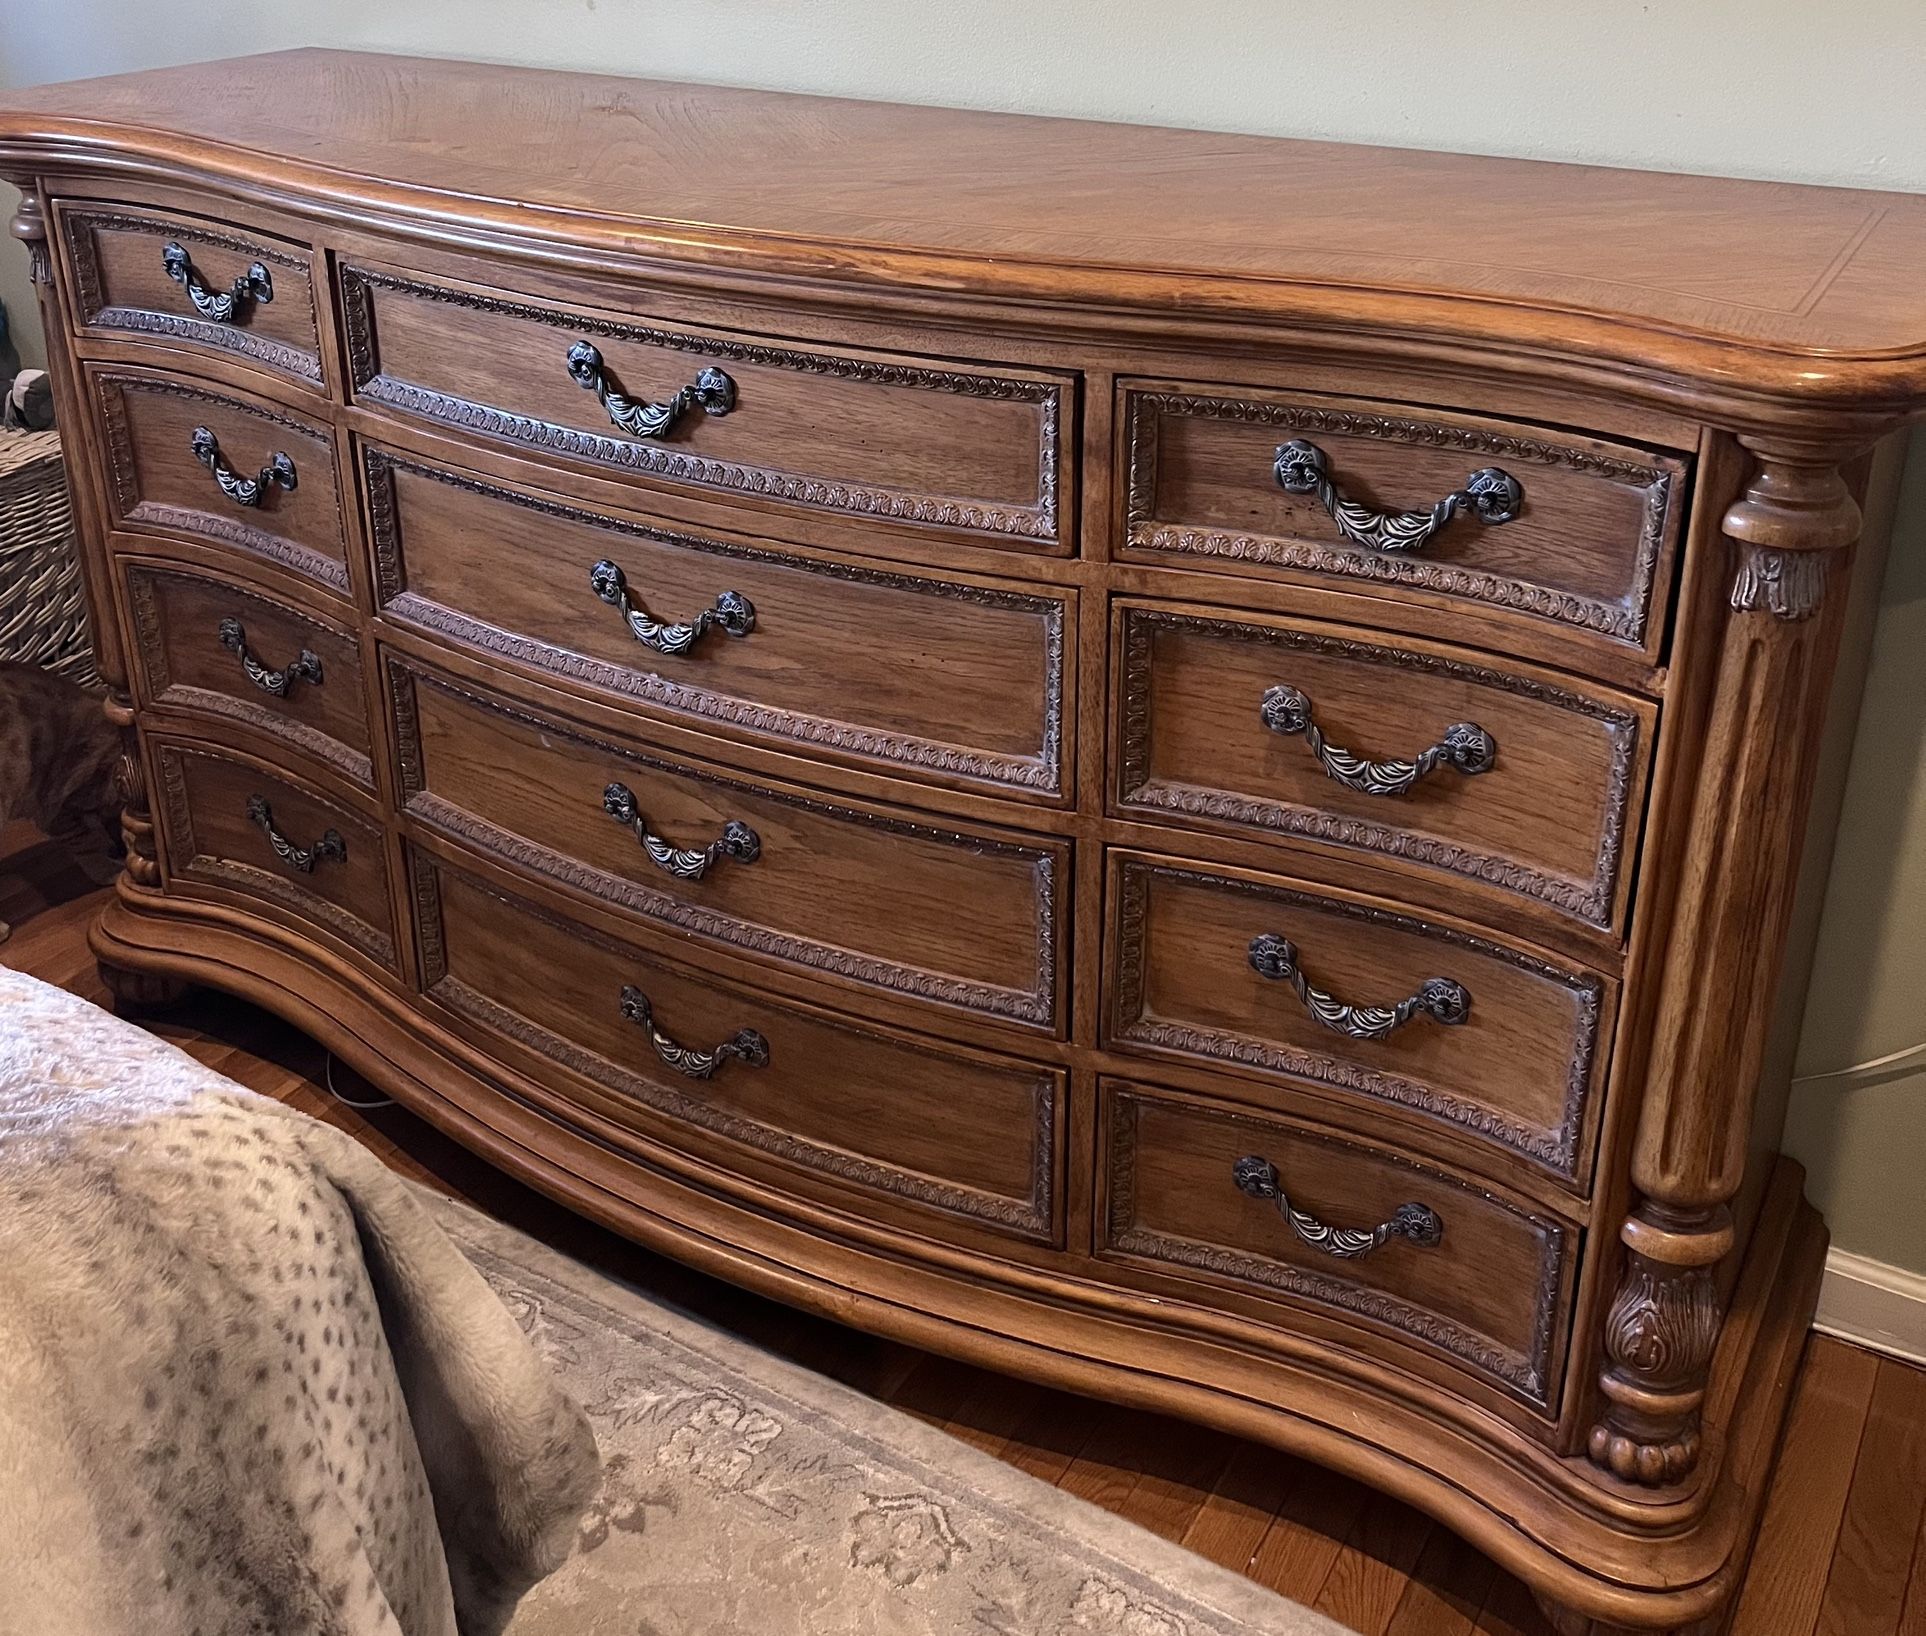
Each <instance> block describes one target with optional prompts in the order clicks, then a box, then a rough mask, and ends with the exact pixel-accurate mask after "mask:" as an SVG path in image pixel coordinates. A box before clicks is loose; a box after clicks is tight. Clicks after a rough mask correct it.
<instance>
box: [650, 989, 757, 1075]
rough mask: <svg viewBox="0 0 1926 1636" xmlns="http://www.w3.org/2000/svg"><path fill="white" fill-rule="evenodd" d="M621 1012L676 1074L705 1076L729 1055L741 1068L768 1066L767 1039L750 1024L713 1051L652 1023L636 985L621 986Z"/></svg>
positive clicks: (652, 1008) (653, 1017)
mask: <svg viewBox="0 0 1926 1636" xmlns="http://www.w3.org/2000/svg"><path fill="white" fill-rule="evenodd" d="M622 1015H623V1016H625V1017H627V1018H628V1020H629V1021H630V1022H632V1023H635V1024H636V1025H637V1026H639V1027H642V1028H646V1029H647V1030H648V1032H649V1043H650V1044H651V1045H653V1046H654V1047H655V1054H656V1055H657V1056H658V1057H660V1058H661V1059H662V1060H663V1062H664V1063H665V1064H667V1065H668V1066H669V1067H671V1068H673V1069H674V1070H675V1071H676V1072H677V1073H678V1074H682V1075H684V1076H686V1077H687V1078H689V1079H707V1078H708V1077H709V1076H710V1075H711V1074H713V1073H714V1072H715V1071H716V1070H717V1069H718V1068H720V1067H721V1066H722V1065H723V1063H725V1062H727V1061H728V1060H729V1059H730V1058H731V1057H734V1058H735V1059H736V1060H737V1061H738V1062H740V1063H741V1064H742V1065H743V1067H745V1068H766V1067H768V1066H769V1042H768V1041H767V1040H766V1039H764V1038H763V1037H762V1036H761V1035H760V1034H758V1033H757V1032H756V1031H755V1030H754V1029H753V1028H740V1029H738V1030H736V1032H735V1034H734V1035H733V1036H732V1037H730V1038H729V1039H726V1040H724V1041H723V1042H722V1043H721V1044H720V1045H718V1046H717V1047H716V1048H715V1049H714V1050H713V1051H692V1050H690V1049H689V1047H688V1046H686V1045H677V1044H676V1042H675V1041H674V1040H672V1039H670V1038H669V1036H668V1035H667V1034H665V1033H663V1032H662V1030H661V1029H659V1028H657V1027H656V1026H655V1008H654V1007H653V1006H651V1005H650V1003H649V997H648V995H646V994H644V993H643V992H642V991H641V990H640V989H639V988H629V987H624V988H623V990H622Z"/></svg>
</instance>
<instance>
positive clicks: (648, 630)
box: [589, 562, 756, 655]
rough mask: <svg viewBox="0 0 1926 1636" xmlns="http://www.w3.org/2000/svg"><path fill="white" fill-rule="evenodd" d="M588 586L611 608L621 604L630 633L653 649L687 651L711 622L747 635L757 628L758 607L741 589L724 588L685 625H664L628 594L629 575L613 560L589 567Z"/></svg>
mask: <svg viewBox="0 0 1926 1636" xmlns="http://www.w3.org/2000/svg"><path fill="white" fill-rule="evenodd" d="M589 589H590V590H592V591H593V592H594V593H595V594H596V595H597V596H599V597H600V598H601V599H602V600H603V601H604V602H606V603H607V604H608V605H609V606H610V607H611V608H620V609H621V610H622V618H623V619H624V620H625V621H626V622H627V624H628V627H629V634H630V635H631V636H633V637H634V638H635V639H636V641H638V642H640V643H641V644H642V645H643V647H645V648H647V649H649V650H650V651H651V652H652V653H666V654H672V655H673V654H682V653H687V652H688V651H689V649H691V648H692V647H694V646H695V645H696V643H697V642H698V641H700V640H701V638H702V635H703V633H704V632H706V631H707V630H708V629H709V627H710V626H712V625H713V626H715V627H717V628H718V629H720V630H722V631H724V632H726V633H727V634H728V635H730V636H747V635H748V634H749V633H750V632H751V631H752V630H754V629H755V628H756V608H755V604H754V603H752V602H751V601H750V600H749V599H748V598H747V597H746V596H744V595H743V594H742V593H741V592H740V591H724V592H723V593H722V595H721V596H719V597H717V598H716V604H715V606H714V607H713V608H705V609H703V610H702V612H701V613H699V614H697V615H696V616H695V618H694V619H692V620H691V621H690V622H689V623H688V624H686V625H664V624H662V623H661V622H660V621H658V620H654V619H651V618H650V617H649V610H648V609H647V608H644V607H642V606H641V605H640V604H638V603H637V602H636V601H635V599H634V598H633V597H631V596H630V595H629V581H628V576H627V575H626V574H624V573H623V572H622V570H621V569H620V568H618V567H616V566H615V564H614V563H612V562H598V563H597V564H596V565H595V566H594V567H593V568H591V569H590V570H589Z"/></svg>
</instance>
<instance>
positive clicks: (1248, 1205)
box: [1098, 1081, 1579, 1410]
mask: <svg viewBox="0 0 1926 1636" xmlns="http://www.w3.org/2000/svg"><path fill="white" fill-rule="evenodd" d="M1100 1100H1101V1105H1102V1115H1101V1117H1102V1136H1101V1144H1102V1146H1101V1160H1100V1165H1099V1172H1100V1174H1099V1184H1100V1187H1101V1189H1102V1195H1103V1204H1102V1208H1101V1211H1100V1214H1099V1218H1098V1219H1099V1227H1098V1232H1099V1248H1098V1253H1099V1255H1100V1256H1101V1257H1102V1258H1103V1259H1105V1260H1108V1261H1111V1262H1121V1263H1124V1264H1126V1265H1129V1266H1134V1267H1139V1268H1143V1269H1147V1270H1152V1271H1164V1272H1169V1273H1172V1274H1175V1275H1177V1276H1181V1277H1185V1278H1188V1279H1190V1280H1193V1281H1194V1282H1195V1283H1197V1284H1199V1285H1209V1286H1212V1287H1215V1288H1217V1289H1220V1290H1222V1291H1225V1292H1226V1293H1227V1294H1228V1295H1229V1296H1231V1297H1233V1298H1234V1299H1235V1300H1236V1301H1238V1302H1239V1303H1240V1305H1239V1307H1238V1310H1240V1311H1248V1310H1252V1305H1251V1301H1250V1298H1251V1297H1256V1298H1257V1301H1258V1305H1257V1306H1256V1310H1257V1311H1260V1312H1261V1310H1262V1305H1261V1303H1262V1302H1265V1301H1270V1300H1275V1301H1277V1302H1278V1303H1279V1305H1280V1306H1281V1305H1282V1303H1283V1302H1286V1301H1289V1302H1302V1303H1312V1304H1315V1305H1318V1306H1322V1307H1324V1308H1328V1309H1335V1310H1336V1311H1337V1312H1339V1313H1342V1314H1344V1315H1345V1316H1347V1317H1350V1318H1354V1319H1358V1320H1362V1321H1363V1322H1365V1323H1366V1324H1368V1325H1370V1326H1372V1328H1373V1329H1375V1330H1376V1331H1377V1332H1378V1333H1380V1334H1388V1335H1389V1336H1390V1338H1392V1339H1394V1340H1396V1341H1400V1342H1403V1343H1406V1344H1408V1345H1410V1346H1413V1347H1417V1348H1421V1349H1424V1350H1428V1351H1432V1352H1436V1353H1441V1354H1443V1355H1444V1356H1445V1357H1447V1358H1449V1359H1451V1360H1452V1361H1454V1362H1455V1363H1457V1364H1459V1365H1461V1366H1462V1367H1464V1368H1466V1369H1468V1370H1471V1371H1472V1372H1474V1373H1476V1374H1478V1375H1481V1376H1484V1377H1486V1378H1488V1379H1490V1380H1492V1381H1495V1382H1497V1383H1498V1384H1499V1385H1501V1386H1502V1387H1505V1388H1507V1389H1508V1390H1509V1391H1511V1392H1512V1393H1515V1394H1516V1395H1517V1396H1518V1397H1519V1398H1521V1399H1523V1400H1524V1401H1525V1402H1526V1403H1528V1404H1530V1405H1532V1406H1533V1407H1534V1408H1537V1409H1540V1410H1549V1408H1550V1406H1551V1404H1552V1402H1553V1401H1554V1398H1555V1395H1556V1393H1557V1390H1558V1386H1559V1380H1558V1365H1557V1362H1556V1360H1557V1359H1558V1358H1559V1357H1561V1356H1562V1355H1563V1349H1564V1335H1565V1332H1566V1330H1567V1328H1568V1327H1569V1324H1570V1310H1571V1299H1572V1265H1573V1261H1574V1258H1575V1255H1576V1251H1577V1247H1578V1236H1579V1235H1578V1232H1577V1230H1576V1229H1575V1228H1572V1227H1569V1226H1567V1225H1565V1224H1564V1223H1562V1222H1560V1221H1557V1220H1555V1219H1553V1218H1550V1217H1546V1216H1543V1215H1541V1214H1538V1213H1536V1212H1534V1211H1531V1210H1529V1209H1527V1208H1525V1207H1524V1206H1522V1205H1520V1204H1516V1203H1513V1202H1511V1201H1510V1200H1508V1199H1506V1198H1504V1197H1501V1196H1500V1195H1498V1194H1496V1193H1493V1192H1491V1191H1490V1190H1489V1189H1487V1188H1485V1187H1483V1186H1481V1185H1479V1184H1476V1183H1473V1182H1470V1181H1467V1180H1464V1179H1462V1178H1459V1177H1457V1176H1453V1175H1450V1174H1448V1173H1446V1172H1444V1171H1442V1170H1437V1169H1434V1168H1432V1167H1430V1166H1428V1165H1421V1164H1418V1163H1416V1162H1414V1161H1412V1160H1410V1159H1407V1158H1405V1157H1403V1156H1402V1155H1400V1154H1397V1153H1394V1152H1392V1151H1390V1150H1389V1149H1386V1148H1381V1147H1378V1146H1375V1145H1373V1144H1370V1143H1366V1142H1360V1141H1354V1140H1350V1139H1348V1138H1339V1137H1337V1136H1333V1135H1330V1134H1327V1133H1324V1132H1321V1131H1319V1130H1317V1129H1316V1128H1314V1127H1311V1126H1308V1125H1305V1124H1301V1123H1299V1122H1297V1121H1294V1120H1288V1119H1281V1118H1271V1117H1262V1118H1260V1117H1257V1116H1255V1115H1252V1114H1247V1113H1238V1112H1234V1111H1231V1110H1229V1109H1226V1108H1222V1107H1219V1106H1216V1105H1215V1104H1211V1103H1206V1102H1201V1101H1198V1100H1194V1099H1190V1098H1184V1097H1179V1096H1176V1095H1172V1094H1167V1093H1164V1092H1161V1091H1156V1090H1151V1089H1147V1088H1144V1087H1141V1086H1137V1085H1132V1084H1127V1083H1123V1082H1114V1081H1104V1082H1102V1084H1101V1087H1100ZM1226 1304H1227V1305H1228V1304H1230V1303H1229V1302H1226ZM1276 1321H1277V1324H1278V1326H1279V1327H1280V1328H1282V1329H1286V1330H1288V1329H1289V1328H1290V1327H1291V1319H1290V1317H1289V1315H1288V1313H1286V1312H1283V1311H1280V1312H1279V1313H1278V1316H1277V1320H1276Z"/></svg>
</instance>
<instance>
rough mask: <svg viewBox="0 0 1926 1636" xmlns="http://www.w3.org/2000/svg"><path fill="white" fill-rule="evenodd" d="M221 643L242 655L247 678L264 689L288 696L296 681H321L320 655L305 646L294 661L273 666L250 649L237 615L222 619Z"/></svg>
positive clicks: (233, 652)
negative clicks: (269, 665) (277, 666)
mask: <svg viewBox="0 0 1926 1636" xmlns="http://www.w3.org/2000/svg"><path fill="white" fill-rule="evenodd" d="M220 638H221V646H222V647H224V648H226V649H227V651H228V652H229V653H232V654H236V655H238V656H239V658H240V661H241V669H242V670H243V671H245V672H246V673H247V679H248V680H249V681H250V682H252V683H253V684H254V685H255V686H256V687H258V688H259V689H260V690H261V691H262V692H263V693H271V694H273V695H274V697H275V698H277V699H284V698H286V697H287V694H288V689H289V688H291V687H292V686H294V684H295V683H296V682H306V683H308V684H309V685H310V686H312V687H319V686H320V685H321V658H320V655H319V654H315V653H310V652H309V651H308V650H307V649H306V648H303V649H302V650H301V653H300V656H299V657H298V658H296V659H295V660H294V661H293V662H292V663H291V664H286V665H283V666H282V667H281V668H280V669H279V670H270V669H268V667H267V666H266V665H264V664H262V663H261V661H260V660H258V659H257V658H255V657H254V655H253V654H252V653H250V652H248V647H247V628H246V627H245V626H244V625H242V623H241V622H240V620H238V619H223V620H222V621H221V628H220Z"/></svg>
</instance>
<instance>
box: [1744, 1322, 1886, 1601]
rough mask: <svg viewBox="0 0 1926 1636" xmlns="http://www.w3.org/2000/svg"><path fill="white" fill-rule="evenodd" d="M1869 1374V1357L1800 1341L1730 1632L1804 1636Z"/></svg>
mask: <svg viewBox="0 0 1926 1636" xmlns="http://www.w3.org/2000/svg"><path fill="white" fill-rule="evenodd" d="M1878 1375H1879V1360H1878V1359H1877V1358H1876V1357H1874V1356H1873V1354H1872V1353H1870V1352H1863V1351H1861V1350H1860V1349H1859V1348H1857V1347H1853V1346H1845V1345H1842V1344H1841V1343H1840V1342H1838V1341H1834V1340H1829V1339H1827V1338H1826V1337H1824V1336H1814V1337H1813V1339H1812V1341H1811V1342H1810V1343H1809V1344H1808V1345H1807V1347H1806V1357H1805V1363H1804V1365H1803V1367H1802V1369H1801V1371H1800V1376H1799V1384H1798V1386H1797V1388H1796V1389H1795V1390H1794V1392H1793V1397H1792V1407H1791V1410H1790V1411H1789V1413H1788V1415H1787V1420H1786V1439H1785V1445H1784V1447H1783V1448H1782V1449H1781V1450H1780V1452H1779V1462H1778V1466H1777V1468H1776V1469H1775V1471H1774V1472H1773V1477H1772V1492H1771V1494H1770V1496H1769V1497H1768V1499H1767V1501H1766V1510H1765V1517H1764V1520H1763V1521H1762V1522H1761V1523H1760V1525H1759V1538H1758V1542H1757V1543H1756V1544H1755V1545H1754V1546H1753V1548H1752V1566H1751V1570H1750V1572H1749V1573H1748V1574H1747V1575H1746V1582H1745V1585H1744V1586H1743V1587H1742V1588H1741V1590H1740V1593H1739V1601H1738V1608H1737V1611H1736V1612H1735V1613H1734V1614H1733V1618H1732V1629H1731V1632H1730V1636H1812V1631H1813V1628H1814V1626H1816V1625H1817V1624H1818V1622H1819V1604H1820V1601H1821V1599H1822V1598H1823V1597H1824V1595H1825V1591H1826V1577H1827V1573H1828V1570H1829V1569H1830V1568H1831V1565H1832V1556H1833V1551H1834V1549H1835V1547H1836V1546H1837V1544H1838V1540H1839V1528H1840V1524H1841V1522H1842V1521H1843V1520H1844V1517H1845V1513H1846V1497H1847V1494H1848V1492H1849V1491H1850V1489H1851V1487H1852V1474H1853V1468H1854V1466H1855V1465H1856V1464H1857V1463H1858V1460H1859V1443H1860V1438H1861V1436H1862V1435H1863V1433H1864V1431H1865V1426H1866V1414H1867V1411H1868V1410H1869V1409H1870V1408H1871V1407H1872V1394H1873V1384H1874V1382H1875V1381H1876V1380H1877V1378H1878Z"/></svg>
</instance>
